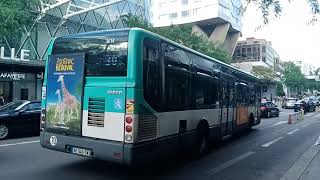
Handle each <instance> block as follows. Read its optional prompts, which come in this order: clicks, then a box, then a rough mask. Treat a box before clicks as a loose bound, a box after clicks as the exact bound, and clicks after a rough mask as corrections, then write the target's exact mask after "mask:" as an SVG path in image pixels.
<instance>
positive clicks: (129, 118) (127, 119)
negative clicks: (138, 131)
mask: <svg viewBox="0 0 320 180" xmlns="http://www.w3.org/2000/svg"><path fill="white" fill-rule="evenodd" d="M126 122H127V123H128V124H131V123H132V117H131V116H127V117H126Z"/></svg>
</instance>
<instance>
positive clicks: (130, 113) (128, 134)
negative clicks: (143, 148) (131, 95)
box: [124, 100, 135, 143]
mask: <svg viewBox="0 0 320 180" xmlns="http://www.w3.org/2000/svg"><path fill="white" fill-rule="evenodd" d="M134 124H135V121H134V100H127V104H126V115H125V125H124V130H125V134H124V139H125V142H126V143H133V141H134V133H135V128H134Z"/></svg>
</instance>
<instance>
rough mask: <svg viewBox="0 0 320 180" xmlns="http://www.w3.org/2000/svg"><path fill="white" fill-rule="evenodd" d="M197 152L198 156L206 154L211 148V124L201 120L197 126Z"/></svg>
mask: <svg viewBox="0 0 320 180" xmlns="http://www.w3.org/2000/svg"><path fill="white" fill-rule="evenodd" d="M196 143H197V144H196V149H195V153H196V156H197V157H202V156H204V155H205V154H206V153H207V152H208V150H209V125H208V123H207V121H201V122H200V123H199V125H198V128H197V142H196Z"/></svg>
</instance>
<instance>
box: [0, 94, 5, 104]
mask: <svg viewBox="0 0 320 180" xmlns="http://www.w3.org/2000/svg"><path fill="white" fill-rule="evenodd" d="M4 103H5V102H4V97H3V95H2V94H1V95H0V106H3V105H4Z"/></svg>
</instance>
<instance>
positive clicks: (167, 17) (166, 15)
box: [159, 14, 169, 20]
mask: <svg viewBox="0 0 320 180" xmlns="http://www.w3.org/2000/svg"><path fill="white" fill-rule="evenodd" d="M164 19H169V15H168V14H160V15H159V20H164Z"/></svg>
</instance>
